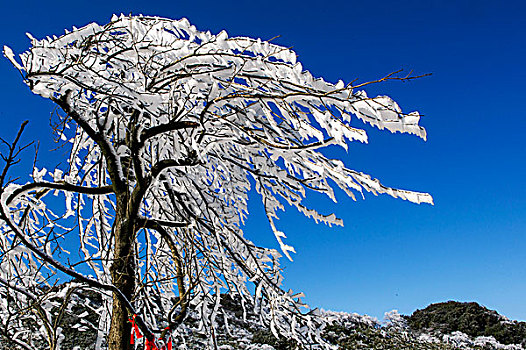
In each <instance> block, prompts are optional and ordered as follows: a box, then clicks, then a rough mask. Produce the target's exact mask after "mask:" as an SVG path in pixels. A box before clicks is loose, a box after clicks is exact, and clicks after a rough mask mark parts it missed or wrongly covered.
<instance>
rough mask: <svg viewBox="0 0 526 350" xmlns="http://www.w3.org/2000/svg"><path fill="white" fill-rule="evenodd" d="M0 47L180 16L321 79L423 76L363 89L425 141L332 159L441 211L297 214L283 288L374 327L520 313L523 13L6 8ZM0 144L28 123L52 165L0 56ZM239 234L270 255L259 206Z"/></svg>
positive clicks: (426, 6) (294, 6)
mask: <svg viewBox="0 0 526 350" xmlns="http://www.w3.org/2000/svg"><path fill="white" fill-rule="evenodd" d="M0 6H1V7H0V10H1V12H2V14H3V16H2V21H1V22H0V43H1V44H7V45H9V46H11V47H12V48H13V49H14V51H15V52H21V51H22V50H25V49H26V48H27V47H28V45H29V41H28V40H27V39H26V37H25V35H24V33H25V32H26V31H29V32H31V33H32V34H33V35H34V36H35V37H37V38H38V37H41V36H45V35H50V34H57V35H60V34H62V33H63V30H64V29H65V28H71V27H72V26H77V27H80V26H83V25H85V24H87V23H89V22H92V21H97V22H99V23H106V22H108V21H109V19H110V17H111V14H112V13H120V12H124V13H130V12H133V13H135V14H138V13H143V14H147V15H159V16H164V17H171V18H181V17H187V18H188V19H189V20H190V21H191V23H193V24H194V25H196V26H197V27H198V28H199V29H201V30H211V31H212V32H218V31H220V30H221V29H226V30H227V31H228V32H229V34H230V35H232V36H235V35H248V36H253V37H261V38H264V39H269V38H272V37H274V36H275V35H281V38H279V39H278V40H277V42H278V43H280V44H282V45H286V46H294V49H295V50H296V52H297V53H298V55H299V59H300V61H301V62H302V63H303V66H304V67H305V68H306V69H308V70H310V71H311V72H312V73H313V74H315V75H317V76H323V77H325V78H326V79H327V80H329V81H337V80H338V79H340V78H341V79H343V80H344V81H346V82H348V81H350V80H353V79H354V78H358V79H360V80H361V81H366V80H372V79H375V78H377V77H379V76H382V75H384V74H386V73H389V72H391V71H394V70H397V69H399V68H404V69H406V70H410V69H413V70H414V71H415V72H416V73H428V72H430V73H433V76H432V77H430V78H425V79H421V80H419V81H414V82H411V83H389V84H385V85H382V86H376V87H374V88H372V89H369V90H368V92H369V93H370V94H374V93H382V94H387V95H390V96H391V97H393V98H394V99H395V100H397V101H398V102H399V103H400V105H401V106H402V108H404V109H405V110H406V111H411V110H419V111H420V112H421V113H423V114H424V115H425V117H424V118H423V120H422V124H423V125H424V126H425V127H426V128H427V130H428V139H429V140H428V141H427V142H423V141H421V140H419V139H417V138H416V137H411V136H407V135H400V134H397V135H392V134H389V133H386V132H378V131H376V130H373V129H370V128H368V130H369V131H370V143H369V144H368V145H361V144H355V145H354V144H353V145H352V146H351V147H350V150H349V152H348V153H345V152H343V151H332V150H331V151H330V154H331V155H332V156H337V157H342V158H343V159H344V160H345V162H346V164H347V165H348V166H350V167H351V168H354V169H357V170H361V171H364V172H366V173H369V174H371V175H373V176H375V177H378V178H380V179H381V180H382V181H383V182H384V183H385V184H386V185H389V186H395V187H396V186H398V187H400V188H406V189H414V190H419V191H426V192H430V193H431V194H432V195H433V196H434V198H435V203H436V204H435V206H427V205H422V206H417V205H413V204H409V203H406V202H402V201H399V200H393V199H391V198H389V197H386V196H382V197H374V196H372V195H369V196H367V198H366V200H365V201H358V202H353V201H352V200H350V199H347V198H345V196H344V195H343V194H342V193H340V196H339V198H340V200H339V203H338V205H333V204H331V203H329V202H327V201H325V200H323V199H322V198H319V197H316V196H314V197H312V200H311V203H313V204H315V205H317V206H318V208H321V210H322V211H325V212H329V211H334V212H335V213H336V214H337V215H339V216H340V217H342V218H343V219H344V221H345V227H344V228H336V229H329V228H327V227H324V226H322V225H315V224H314V223H312V222H310V221H309V220H307V219H304V218H302V217H300V216H299V215H298V214H297V213H295V212H294V211H293V210H290V211H289V212H287V213H285V214H284V215H282V220H280V222H279V224H280V226H281V228H282V229H284V230H285V231H286V232H287V233H288V237H289V238H288V241H287V242H288V243H289V244H292V245H294V246H295V247H296V250H297V252H298V253H297V254H295V255H294V260H295V261H294V262H293V263H285V264H284V265H285V266H286V270H285V275H286V282H285V283H286V287H287V288H292V289H293V290H303V291H304V292H305V293H306V295H307V301H308V302H309V304H310V305H312V306H320V307H323V308H327V309H334V310H344V311H353V312H358V313H361V314H369V315H373V316H377V317H379V318H382V317H383V313H384V312H385V311H389V310H391V309H398V310H399V311H400V312H402V313H411V312H412V311H414V310H415V309H416V308H423V307H425V306H426V305H427V304H429V303H432V302H439V301H446V300H450V299H454V300H461V301H472V300H474V301H477V302H480V303H482V304H484V305H486V306H487V307H489V308H492V309H496V310H498V311H499V312H500V313H502V314H504V315H506V316H508V317H510V318H513V319H521V320H525V319H526V301H525V300H526V298H525V297H524V296H525V295H526V186H525V179H526V165H525V159H526V157H525V156H526V147H525V135H526V113H525V112H524V106H523V105H524V103H525V102H526V98H525V95H526V88H525V82H526V68H525V63H526V60H525V57H526V3H524V2H523V1H506V2H498V1H449V2H446V1H438V0H430V1H419V0H412V1H410V0H402V1H374V2H367V1H353V0H347V1H311V0H305V1H261V2H259V1H241V0H238V1H208V0H206V1H198V0H194V1H176V0H173V1H143V2H138V1H121V2H119V1H99V0H96V1H60V0H56V1H53V2H48V1H34V0H31V1H3V2H2V5H0ZM0 74H1V77H2V84H1V85H0V92H1V93H0V103H1V105H2V108H1V109H0V121H1V125H2V127H1V129H0V135H1V136H3V137H7V136H8V135H11V134H13V133H14V132H15V131H16V129H17V127H18V125H19V123H20V122H21V121H22V120H25V119H30V120H31V123H30V125H29V130H28V133H27V134H26V138H27V139H29V138H31V137H38V138H39V139H40V140H41V141H42V146H41V155H42V157H41V158H42V162H43V163H47V165H49V166H53V165H54V163H53V162H55V163H56V162H57V161H56V160H55V159H56V158H50V157H49V156H48V155H46V154H45V150H48V149H50V148H52V147H53V146H52V144H51V143H50V128H49V126H48V119H49V115H50V112H51V110H52V105H51V103H49V102H48V101H45V100H43V99H42V98H40V97H37V96H33V95H32V94H31V93H29V90H28V89H27V88H26V87H25V86H24V85H23V84H22V83H21V79H20V77H19V76H18V75H17V72H16V71H15V70H14V69H13V68H12V67H10V65H9V63H8V62H7V60H0ZM253 214H254V215H253V217H252V218H251V219H250V221H249V223H248V226H247V235H248V236H249V237H250V238H252V239H253V240H255V241H256V242H258V243H262V244H266V245H270V246H274V247H275V246H277V245H276V243H275V241H274V238H273V236H272V234H271V233H270V231H269V230H268V229H266V228H267V227H268V225H267V224H265V222H264V221H263V219H262V218H261V215H260V214H261V208H260V207H258V206H257V202H256V201H254V202H253Z"/></svg>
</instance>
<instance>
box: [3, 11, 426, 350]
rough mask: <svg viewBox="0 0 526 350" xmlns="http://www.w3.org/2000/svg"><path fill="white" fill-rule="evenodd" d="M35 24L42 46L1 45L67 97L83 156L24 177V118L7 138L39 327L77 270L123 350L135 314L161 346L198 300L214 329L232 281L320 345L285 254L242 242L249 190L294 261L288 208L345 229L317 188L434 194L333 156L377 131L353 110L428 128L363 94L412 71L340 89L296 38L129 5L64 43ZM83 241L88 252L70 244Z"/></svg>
mask: <svg viewBox="0 0 526 350" xmlns="http://www.w3.org/2000/svg"><path fill="white" fill-rule="evenodd" d="M28 36H29V37H30V39H31V43H32V47H31V48H30V49H29V50H28V51H26V52H24V53H22V54H20V55H19V57H18V58H16V57H15V56H14V54H13V52H12V50H10V49H9V48H8V47H4V55H5V56H6V57H7V58H8V59H9V60H10V61H11V63H12V64H13V65H14V66H15V67H16V68H17V69H18V70H19V71H20V73H21V75H22V77H23V80H24V82H25V83H26V84H27V85H28V86H29V88H30V89H31V91H33V92H34V93H35V94H38V95H40V96H42V97H45V98H47V99H50V100H51V101H53V102H54V103H55V104H56V105H57V106H58V107H59V108H58V109H57V110H58V112H57V115H56V116H55V118H54V123H53V131H54V132H55V134H56V137H57V140H58V141H60V140H62V142H63V143H64V145H65V147H67V148H66V149H68V150H69V151H70V155H69V159H67V162H65V163H66V166H63V167H60V168H57V169H53V170H47V169H45V168H38V167H37V166H36V165H35V166H34V168H33V171H32V181H30V182H28V183H25V184H17V183H16V181H10V180H9V177H8V175H7V172H8V170H9V169H10V168H11V167H12V166H13V165H14V164H15V163H16V162H17V159H18V157H19V153H20V152H21V150H22V148H23V147H22V146H19V144H20V141H19V138H20V133H21V131H22V129H21V131H20V133H19V134H18V135H17V137H16V140H15V141H14V142H11V143H6V145H5V148H4V151H5V152H4V153H3V158H4V161H5V163H6V164H5V167H4V170H3V172H2V174H1V178H0V180H1V183H0V184H1V190H0V191H1V192H0V193H1V201H0V202H1V203H0V215H1V219H2V220H1V224H0V225H1V226H0V249H1V254H2V255H1V256H0V274H1V276H0V277H1V279H0V286H1V291H2V293H4V295H7V294H9V295H13V296H14V298H12V299H9V300H19V301H20V300H22V301H25V303H26V304H25V305H29V306H27V307H29V308H33V309H34V308H37V309H38V308H40V309H42V310H40V311H39V313H40V314H41V316H39V317H36V318H35V322H36V321H38V319H40V320H42V319H45V320H47V321H46V322H48V323H49V324H50V325H51V326H53V324H54V323H53V317H55V316H53V315H55V314H56V312H55V311H56V308H57V307H59V305H57V304H56V303H55V304H53V303H51V302H46V300H47V299H50V298H51V299H52V297H50V296H49V291H50V290H53V289H50V288H49V286H48V285H49V284H52V283H54V282H56V281H64V280H67V279H68V278H69V279H71V278H74V280H75V282H74V286H73V287H68V288H70V289H71V288H88V289H89V290H91V291H98V293H100V298H101V300H102V301H101V302H100V305H99V306H100V307H99V308H98V309H97V310H98V311H97V312H98V314H99V315H100V318H99V320H98V321H97V322H98V323H97V324H93V322H92V323H91V324H92V326H93V327H95V328H96V329H97V330H98V339H97V344H99V345H98V346H103V344H104V342H105V341H107V344H108V346H109V349H113V350H116V349H123V350H124V349H129V348H130V334H131V331H132V323H130V322H129V321H128V320H129V318H132V317H133V318H134V322H135V324H136V325H137V326H138V327H139V329H140V332H141V333H142V334H144V336H145V338H146V339H147V342H149V343H150V344H153V342H154V341H155V342H156V346H159V347H162V344H163V342H166V341H167V339H168V337H169V335H176V334H177V332H178V330H179V329H180V328H181V327H182V325H184V320H185V316H186V315H187V314H188V313H189V312H194V313H195V312H197V313H199V319H200V320H201V324H200V327H201V329H202V330H204V331H205V332H207V334H209V335H210V338H211V339H212V341H213V336H214V326H215V324H216V321H215V319H216V315H217V314H218V312H219V311H220V308H221V304H220V298H221V294H223V293H227V292H228V293H230V294H231V295H233V296H234V297H235V298H239V299H241V301H242V302H243V304H244V305H245V304H246V305H249V304H250V305H252V306H253V307H255V308H256V309H257V310H258V312H259V313H260V315H261V316H260V317H261V322H263V323H266V324H268V325H269V326H270V328H271V330H272V332H273V333H274V334H275V335H276V336H278V335H279V336H286V337H290V338H292V339H294V340H295V341H296V342H297V343H298V344H300V345H301V344H303V345H307V344H312V343H323V339H321V337H320V332H319V328H320V327H319V325H318V324H317V321H316V316H315V315H314V314H313V313H312V312H309V311H308V310H306V309H304V304H303V303H302V302H301V299H300V297H301V295H300V294H294V293H292V292H290V291H289V292H286V291H283V290H282V289H281V287H280V286H281V284H282V275H281V273H280V266H279V260H278V259H279V257H280V253H278V251H276V250H272V249H266V248H263V247H258V246H256V245H254V244H253V243H252V242H250V241H249V240H248V239H246V238H245V237H244V236H243V231H242V227H243V222H244V220H245V218H246V216H247V215H248V209H247V201H248V196H249V193H251V188H252V189H253V192H254V195H258V196H259V197H260V199H261V202H262V206H263V207H264V209H265V212H266V215H267V218H268V222H269V223H270V228H271V229H272V231H273V232H274V235H275V236H276V239H277V241H278V242H279V245H280V247H281V252H282V253H283V254H284V255H285V256H286V257H287V258H289V259H290V253H291V252H294V249H293V248H292V247H291V246H289V245H287V244H286V243H285V242H284V238H285V235H284V233H283V232H281V231H279V229H278V228H277V227H276V225H275V223H274V220H275V218H276V217H277V211H278V210H281V209H284V205H285V204H287V205H288V206H290V207H294V208H296V209H297V210H298V211H300V212H301V213H303V214H304V215H305V216H307V217H310V218H312V219H314V220H315V221H317V222H324V223H326V224H328V225H333V224H335V225H342V222H341V221H340V220H339V219H338V218H336V217H335V216H334V215H333V214H331V215H322V214H319V213H318V212H317V211H316V210H315V209H312V208H307V207H306V206H304V204H303V199H304V198H305V196H306V194H307V193H308V192H312V191H313V192H319V193H323V194H325V195H327V196H328V197H329V198H331V199H333V200H335V193H334V189H335V188H340V189H341V190H343V191H345V193H347V195H349V196H351V197H352V198H354V195H355V194H356V193H358V194H362V192H363V191H364V190H365V191H369V192H373V193H375V194H376V193H386V194H389V195H391V196H393V197H399V198H402V199H405V200H409V201H411V202H415V203H421V202H426V203H431V202H432V199H431V197H430V196H429V195H428V194H424V193H417V192H410V191H404V190H397V189H393V188H389V187H385V186H383V185H381V184H380V182H379V181H378V180H376V179H373V178H371V177H370V176H369V175H366V174H364V173H361V172H359V171H355V170H351V169H348V168H346V167H345V166H344V164H343V163H342V162H341V161H340V160H336V159H329V158H327V157H326V156H325V155H324V154H323V153H322V152H321V151H320V150H321V149H323V148H324V147H326V146H329V145H338V146H341V147H343V148H347V144H348V142H351V141H359V142H367V135H366V132H365V131H364V130H362V129H358V128H355V127H352V126H351V125H350V121H351V116H355V117H356V118H358V119H360V120H362V121H363V122H365V123H369V124H371V125H373V126H376V127H378V128H380V129H387V130H389V131H391V132H402V133H410V134H415V135H417V136H419V137H421V138H425V130H424V129H423V128H422V127H421V126H419V125H418V123H419V119H420V115H419V114H418V113H417V112H412V113H409V114H405V113H403V112H402V111H401V109H400V108H399V107H398V105H397V104H396V103H395V102H394V101H393V100H391V99H390V98H389V97H387V96H377V97H372V98H371V97H368V96H367V95H366V93H365V92H364V91H362V90H360V88H362V87H364V86H365V85H367V84H371V83H376V82H381V81H386V80H393V79H394V80H407V79H412V78H413V77H412V76H398V75H396V74H390V75H388V76H386V77H384V78H382V79H379V80H377V81H374V82H367V83H361V84H358V83H349V84H345V83H343V82H342V81H339V82H338V83H336V84H332V83H329V82H326V81H324V80H323V79H320V78H314V77H313V76H312V75H311V74H310V73H309V72H307V71H304V70H303V67H302V65H301V64H300V63H298V62H296V55H295V53H294V52H293V51H291V50H290V49H288V48H285V47H282V46H279V45H275V44H272V43H271V42H268V41H262V40H260V39H251V38H247V37H234V38H229V37H228V35H227V33H226V32H224V31H223V32H221V33H219V34H217V35H213V34H211V33H210V32H201V31H198V30H196V28H195V27H194V26H192V25H190V23H189V22H188V21H187V20H186V19H182V20H179V21H176V20H169V19H163V18H154V17H143V16H134V17H132V16H120V17H117V16H114V17H113V18H112V20H111V22H110V23H108V24H106V25H104V26H101V25H98V24H96V23H92V24H89V25H87V26H85V27H83V28H80V29H77V28H73V30H72V31H70V32H68V31H66V34H65V35H62V36H60V37H58V38H57V37H55V36H54V37H53V38H49V37H48V38H46V39H42V40H37V39H35V38H33V37H32V36H31V35H28ZM256 193H257V194H256ZM52 194H55V196H59V198H60V199H61V201H62V202H63V205H57V199H52V198H53V196H52ZM74 241H76V243H75V244H73V245H72V246H73V247H76V246H78V247H79V248H78V252H77V251H73V250H72V251H71V252H68V251H67V248H68V245H71V242H74ZM74 249H75V250H76V248H74ZM249 284H253V285H255V295H251V293H250V292H249V289H248V285H249ZM68 290H69V289H68ZM17 298H18V299H17ZM46 298H47V299H46ZM32 300H33V301H35V300H36V301H38V303H36V302H33V301H32ZM7 304H8V303H2V305H0V307H2V308H4V312H6V308H7V309H9V307H8V306H7ZM22 304H23V302H22ZM19 307H23V305H21V306H19ZM53 310H55V311H53ZM69 311H71V312H73V311H74V310H69ZM54 312H55V313H54ZM55 326H56V324H55ZM4 328H5V329H4V330H5V331H3V333H2V334H3V335H4V336H6V337H11V339H12V340H13V341H15V342H17V344H19V343H20V344H25V345H24V346H27V347H31V346H33V343H32V342H34V334H33V338H32V337H31V336H30V335H28V334H20V332H19V333H16V329H17V328H16V327H14V328H13V329H15V330H14V331H10V330H9V329H11V328H9V329H8V327H7V328H6V327H4ZM52 328H53V327H50V329H51V331H49V332H48V333H47V334H46V329H45V327H44V328H40V332H41V333H43V335H42V337H44V338H45V339H48V343H49V344H50V347H51V348H58V347H59V346H60V342H61V339H62V338H60V336H59V335H60V334H58V335H57V333H60V332H56V330H55V331H53V329H52ZM163 330H164V331H163ZM161 332H162V333H161ZM159 337H161V338H163V339H161V340H159ZM20 346H21V345H20Z"/></svg>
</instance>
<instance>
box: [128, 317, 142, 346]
mask: <svg viewBox="0 0 526 350" xmlns="http://www.w3.org/2000/svg"><path fill="white" fill-rule="evenodd" d="M135 317H137V315H133V318H130V319H129V321H130V322H131V324H132V331H131V335H130V344H134V343H135V336H137V339H141V338H142V337H143V335H142V334H141V332H140V331H139V326H137V324H136V323H135Z"/></svg>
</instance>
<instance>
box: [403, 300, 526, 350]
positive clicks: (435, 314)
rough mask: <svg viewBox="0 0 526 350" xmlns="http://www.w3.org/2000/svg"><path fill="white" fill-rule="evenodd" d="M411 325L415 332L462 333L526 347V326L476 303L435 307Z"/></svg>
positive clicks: (419, 312)
mask: <svg viewBox="0 0 526 350" xmlns="http://www.w3.org/2000/svg"><path fill="white" fill-rule="evenodd" d="M407 321H408V325H409V327H410V328H411V329H412V330H414V331H419V332H426V333H442V334H449V333H451V332H455V331H459V332H462V333H465V334H467V335H470V336H472V337H478V336H493V337H494V338H495V339H496V340H497V341H499V342H500V343H502V344H521V345H523V346H525V345H526V322H517V321H509V320H508V319H506V318H505V317H503V316H501V315H499V314H498V313H497V312H496V311H494V310H489V309H487V308H485V307H484V306H481V305H479V304H477V303H474V302H471V303H462V302H458V301H448V302H444V303H437V304H431V305H429V306H428V307H426V308H425V309H422V310H416V311H415V312H414V313H413V314H412V315H411V316H409V317H407Z"/></svg>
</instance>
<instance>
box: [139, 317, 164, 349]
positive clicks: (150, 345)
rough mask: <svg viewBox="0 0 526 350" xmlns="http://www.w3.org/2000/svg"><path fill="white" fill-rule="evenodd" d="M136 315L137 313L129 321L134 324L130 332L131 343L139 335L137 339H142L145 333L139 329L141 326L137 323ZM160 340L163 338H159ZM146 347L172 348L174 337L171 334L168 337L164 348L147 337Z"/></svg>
mask: <svg viewBox="0 0 526 350" xmlns="http://www.w3.org/2000/svg"><path fill="white" fill-rule="evenodd" d="M135 317H137V315H133V318H130V319H129V321H130V322H131V324H132V330H131V334H130V344H134V343H135V337H137V339H141V338H142V337H143V335H142V334H141V332H140V331H139V326H137V324H136V323H135ZM165 329H168V330H169V329H170V328H169V327H166V328H165ZM159 340H161V338H159ZM144 349H145V350H172V337H171V336H170V337H168V342H167V343H166V345H165V346H163V347H162V348H158V347H157V344H155V340H149V339H146V342H145V345H144Z"/></svg>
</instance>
